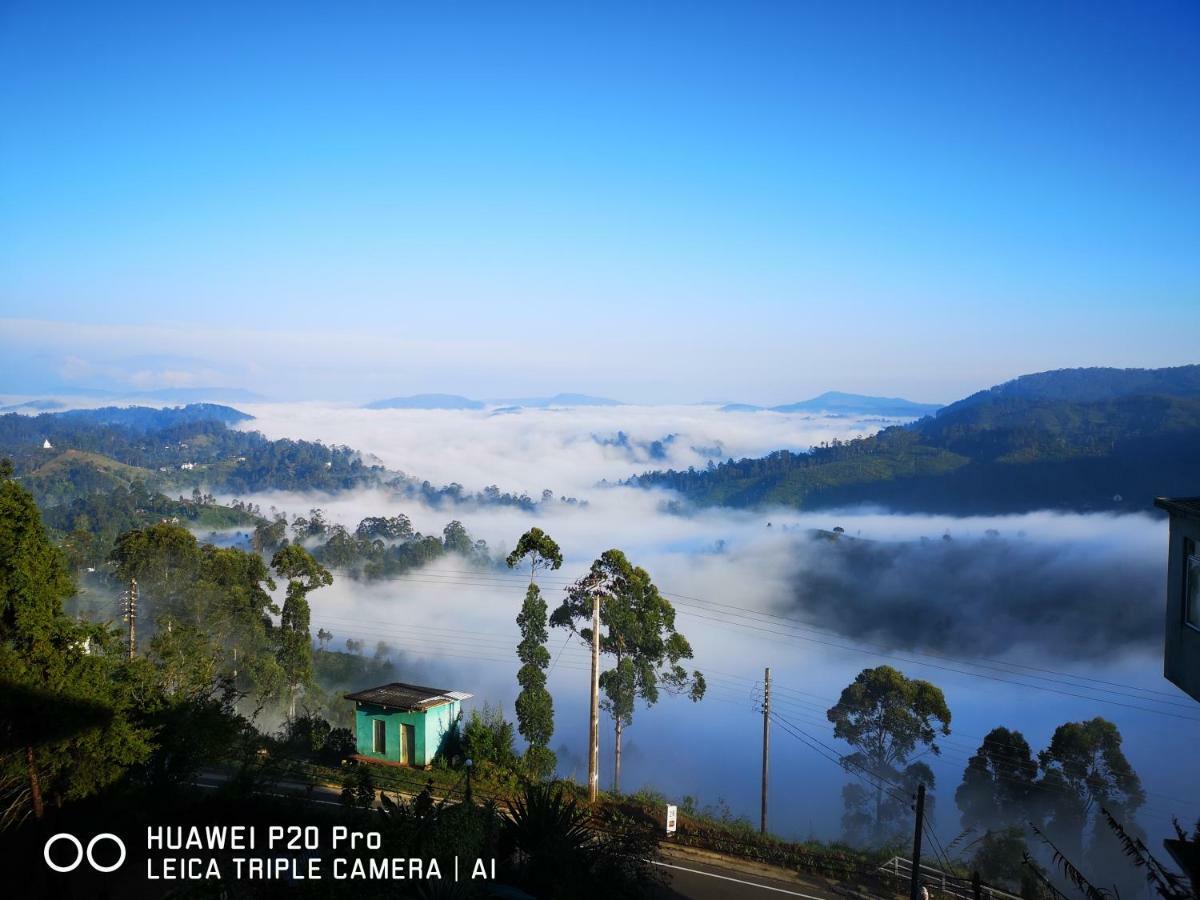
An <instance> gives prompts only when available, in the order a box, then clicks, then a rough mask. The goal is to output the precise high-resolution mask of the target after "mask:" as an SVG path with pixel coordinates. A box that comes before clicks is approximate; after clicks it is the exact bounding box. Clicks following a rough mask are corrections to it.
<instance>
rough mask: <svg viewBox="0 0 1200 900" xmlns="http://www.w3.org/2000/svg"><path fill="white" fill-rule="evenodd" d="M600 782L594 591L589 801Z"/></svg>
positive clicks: (595, 598) (595, 595)
mask: <svg viewBox="0 0 1200 900" xmlns="http://www.w3.org/2000/svg"><path fill="white" fill-rule="evenodd" d="M599 782H600V594H599V592H596V591H593V592H592V716H591V724H590V727H589V728H588V801H589V802H591V803H595V802H596V788H597V786H598V785H599Z"/></svg>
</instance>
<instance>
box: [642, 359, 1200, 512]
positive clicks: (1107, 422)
mask: <svg viewBox="0 0 1200 900" xmlns="http://www.w3.org/2000/svg"><path fill="white" fill-rule="evenodd" d="M1198 453H1200V366H1186V367H1181V368H1179V369H1164V370H1152V371H1149V372H1147V371H1145V370H1129V371H1126V372H1122V371H1121V370H1111V369H1100V370H1067V371H1065V372H1046V373H1041V374H1039V375H1034V376H1024V377H1022V378H1020V379H1017V380H1016V381H1014V382H1009V383H1008V384H1006V385H1000V386H999V387H996V388H993V389H992V390H991V391H984V392H981V393H980V394H976V395H973V396H972V397H969V398H967V399H965V400H962V401H959V402H958V403H955V404H952V405H951V406H948V407H946V408H945V409H943V410H941V411H940V412H939V413H938V414H937V415H936V416H933V417H928V418H925V419H922V420H920V421H919V422H916V423H914V424H912V425H908V426H896V427H892V428H886V429H884V430H883V431H881V432H879V433H878V434H876V435H872V436H870V437H865V438H858V439H854V440H850V441H837V440H835V441H833V442H831V443H828V444H823V445H821V446H819V447H815V448H813V449H812V450H810V451H809V452H807V453H793V452H790V451H786V450H784V451H778V452H776V453H772V454H769V455H768V456H765V457H762V458H760V459H742V460H738V461H734V460H732V459H730V460H727V461H726V462H724V463H721V464H719V465H717V464H710V465H709V467H708V468H707V469H705V470H695V469H689V470H688V471H686V472H679V471H658V472H649V473H646V474H644V475H641V476H638V477H636V478H633V479H631V480H630V483H631V484H635V485H638V486H641V487H664V488H670V489H672V490H675V491H678V492H679V493H681V494H682V495H683V496H684V497H686V498H687V499H688V500H690V501H692V502H693V503H697V504H701V505H725V506H735V507H756V506H767V505H782V506H792V507H796V508H817V507H830V506H842V505H850V504H856V503H878V504H884V505H886V506H888V507H890V508H893V509H897V510H904V511H927V512H948V513H967V512H970V513H973V514H985V513H1005V512H1018V511H1024V510H1030V509H1041V508H1070V509H1079V510H1089V509H1144V508H1147V507H1149V506H1150V503H1151V500H1152V498H1154V497H1155V496H1160V495H1169V494H1172V493H1181V494H1186V493H1190V492H1193V491H1194V490H1195V459H1196V456H1197V454H1198Z"/></svg>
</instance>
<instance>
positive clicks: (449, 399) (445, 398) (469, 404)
mask: <svg viewBox="0 0 1200 900" xmlns="http://www.w3.org/2000/svg"><path fill="white" fill-rule="evenodd" d="M363 408H364V409H483V404H482V403H480V402H479V401H478V400H471V399H469V398H467V397H460V396H459V395H458V394H413V395H412V396H411V397H392V398H391V399H389V400H376V401H375V402H374V403H368V404H367V405H366V406H365V407H363Z"/></svg>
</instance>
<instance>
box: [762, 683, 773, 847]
mask: <svg viewBox="0 0 1200 900" xmlns="http://www.w3.org/2000/svg"><path fill="white" fill-rule="evenodd" d="M770 752H771V667H770V666H767V670H766V672H765V673H764V674H763V773H762V822H761V824H760V825H759V831H761V832H762V833H763V834H766V833H767V763H768V760H769V757H770Z"/></svg>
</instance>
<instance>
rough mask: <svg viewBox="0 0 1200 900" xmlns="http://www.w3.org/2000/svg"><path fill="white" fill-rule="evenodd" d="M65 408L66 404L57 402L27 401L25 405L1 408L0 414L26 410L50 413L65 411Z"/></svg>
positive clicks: (16, 404)
mask: <svg viewBox="0 0 1200 900" xmlns="http://www.w3.org/2000/svg"><path fill="white" fill-rule="evenodd" d="M65 407H66V404H65V403H60V402H59V401H57V400H26V401H25V402H24V403H14V404H12V405H11V406H0V413H10V412H21V411H22V410H26V409H28V410H31V411H35V412H50V411H51V410H55V409H63V408H65Z"/></svg>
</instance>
